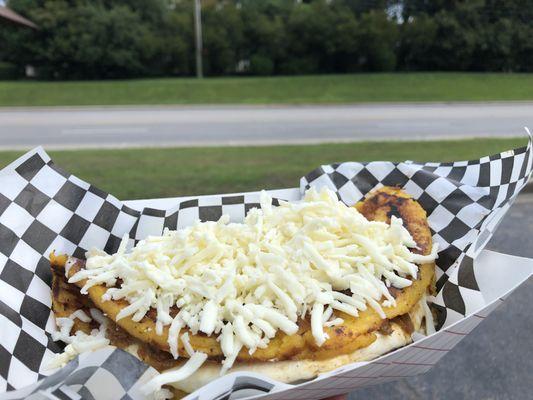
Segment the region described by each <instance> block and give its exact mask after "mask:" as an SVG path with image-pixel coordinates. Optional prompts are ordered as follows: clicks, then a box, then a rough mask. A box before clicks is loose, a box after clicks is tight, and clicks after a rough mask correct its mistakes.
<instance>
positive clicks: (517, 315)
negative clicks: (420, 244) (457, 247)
mask: <svg viewBox="0 0 533 400" xmlns="http://www.w3.org/2000/svg"><path fill="white" fill-rule="evenodd" d="M488 248H489V249H491V250H496V251H500V252H503V253H508V254H513V255H518V256H524V257H533V195H531V194H523V195H521V196H520V197H519V198H518V200H517V202H516V203H515V204H514V206H513V207H512V208H511V210H510V211H509V213H508V214H507V216H506V217H505V219H504V220H503V222H502V224H501V225H500V227H499V228H498V230H497V233H496V234H495V236H494V237H493V238H492V240H491V242H490V243H489V245H488ZM532 302H533V279H530V280H529V281H528V282H526V283H525V284H524V285H522V286H521V287H520V288H519V289H518V290H517V291H516V292H514V293H513V294H512V295H511V296H510V297H509V298H508V299H507V301H505V302H504V303H503V304H502V305H501V306H500V307H499V308H498V309H497V310H496V311H494V312H493V313H492V314H490V316H489V317H488V318H487V319H486V320H485V321H483V322H482V323H481V324H480V325H479V326H478V327H477V328H476V329H475V330H474V331H473V332H472V333H471V334H470V335H469V336H467V337H466V338H465V339H463V341H462V342H461V343H459V345H457V346H456V347H454V349H453V350H452V351H451V352H450V353H448V354H447V355H446V356H445V357H444V358H443V359H442V360H441V361H440V362H439V363H437V365H436V366H435V367H434V368H433V369H431V370H430V371H429V372H428V373H426V374H424V375H420V376H417V377H413V378H409V379H404V380H401V381H398V382H392V383H388V384H385V385H381V386H375V387H370V388H365V389H361V390H358V391H355V392H353V393H351V394H350V396H349V398H350V400H360V399H361V400H366V399H372V400H374V399H376V400H379V399H387V400H415V399H416V400H418V399H531V398H533V395H532V389H533V386H532V381H531V371H532V370H533V354H532V349H533V334H532V331H531V327H532V326H533V314H532V312H531V304H532Z"/></svg>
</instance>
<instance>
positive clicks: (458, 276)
mask: <svg viewBox="0 0 533 400" xmlns="http://www.w3.org/2000/svg"><path fill="white" fill-rule="evenodd" d="M531 149H532V144H531V138H530V140H529V142H528V145H527V146H526V147H524V148H520V149H515V150H511V151H507V152H504V153H501V154H498V155H494V156H490V157H483V158H481V159H479V160H475V161H464V162H454V163H425V164H418V163H414V162H404V163H390V162H372V163H366V164H362V163H342V164H334V165H327V166H322V167H320V168H318V169H316V170H314V171H312V172H311V173H309V174H308V175H306V176H305V177H303V178H302V180H301V186H300V189H299V190H298V189H286V190H281V191H276V197H277V198H278V199H285V200H295V199H298V198H300V197H301V195H302V193H303V191H305V190H306V189H307V188H309V187H317V188H320V187H323V186H327V187H329V188H331V189H333V190H335V191H336V192H337V194H338V196H339V198H340V199H341V200H343V201H344V202H345V203H346V204H348V205H352V204H354V203H356V202H357V201H358V200H360V199H362V198H363V196H364V195H365V194H366V193H368V192H369V191H370V190H372V189H374V188H377V187H380V186H382V185H395V186H400V187H402V188H404V190H405V191H406V192H407V193H409V194H410V195H412V196H413V197H414V198H416V199H417V200H418V201H419V202H420V203H421V205H422V207H423V208H424V209H425V210H426V211H427V212H428V221H429V224H430V227H431V229H432V232H433V238H434V240H435V241H436V242H437V243H439V245H440V254H439V260H438V271H437V274H438V276H437V278H438V289H439V290H438V295H437V296H436V298H435V299H433V301H434V305H435V307H436V308H437V309H438V315H439V321H438V322H439V327H440V328H441V329H440V330H439V332H437V333H436V334H434V335H432V336H430V337H428V338H420V339H421V341H416V343H415V344H413V345H411V346H408V347H405V348H402V349H400V350H397V351H395V352H393V353H390V354H388V355H386V356H383V357H381V358H379V359H378V360H376V361H373V362H369V363H357V364H353V365H350V366H346V367H344V368H342V369H341V370H338V371H335V372H333V373H328V374H324V375H323V376H321V377H319V378H317V379H315V380H312V381H310V382H306V383H302V384H300V385H287V384H282V383H280V382H275V381H272V380H270V379H268V378H265V377H263V376H259V375H255V374H249V373H234V374H229V375H227V376H224V377H221V378H220V379H218V380H217V381H216V382H215V383H212V384H209V385H206V386H205V387H203V388H201V389H200V390H198V391H196V392H195V393H193V394H192V395H190V398H198V399H215V398H227V396H229V395H230V394H232V393H236V394H241V395H242V394H245V393H246V394H247V395H256V396H259V397H261V396H268V397H269V398H288V397H289V398H322V397H324V396H326V395H333V394H335V393H342V392H347V391H349V390H352V389H354V388H356V387H359V386H362V385H366V384H375V383H379V382H383V381H384V380H390V379H394V378H396V377H400V376H409V375H414V374H418V373H421V372H424V371H426V370H427V369H429V368H430V367H431V365H433V364H434V363H435V362H436V360H438V358H440V356H442V355H443V354H445V352H446V351H448V350H449V349H451V348H452V347H453V346H454V345H455V344H456V342H458V341H459V340H460V339H461V338H462V337H463V336H464V334H467V333H468V332H469V331H470V330H471V329H473V327H474V326H475V325H476V324H477V323H478V322H479V321H480V320H481V318H477V317H475V315H478V316H483V315H484V314H483V313H484V312H486V313H488V312H490V310H491V307H495V305H497V304H498V302H497V301H492V300H491V301H489V300H488V298H489V297H490V294H491V293H494V292H495V291H496V292H499V293H501V295H499V296H500V297H501V296H502V295H503V293H506V292H507V291H509V289H510V288H513V287H515V286H516V285H517V284H519V283H520V282H518V281H517V282H514V281H513V282H512V284H511V283H509V284H507V283H505V280H500V282H504V284H503V286H502V287H500V288H497V289H494V288H490V290H488V289H487V290H488V291H487V290H486V291H484V290H483V287H481V286H480V284H479V282H480V280H481V281H483V280H484V276H485V275H486V271H485V269H484V268H479V262H478V259H479V258H480V257H481V256H482V255H483V254H481V256H480V253H481V252H482V249H483V247H484V245H485V244H486V242H487V241H488V239H490V237H491V236H492V233H493V232H494V229H495V228H496V226H497V225H498V223H499V221H501V219H502V217H503V215H504V214H505V212H506V211H507V210H508V208H509V206H510V204H511V203H512V201H513V200H514V199H515V197H516V196H517V194H518V193H519V191H520V190H521V189H522V188H523V186H524V185H525V184H526V183H527V181H528V179H529V176H530V174H531V170H532V157H531ZM259 195H260V193H259V192H253V193H244V194H238V195H214V196H200V197H197V198H192V199H191V198H187V199H175V202H174V204H173V206H172V207H169V208H167V209H164V208H161V207H160V208H156V207H154V206H152V207H150V205H151V203H152V202H151V201H150V200H147V201H146V202H145V203H144V205H145V207H144V208H142V209H140V210H138V209H136V208H133V207H129V206H128V205H126V204H125V203H123V202H121V201H119V200H118V199H117V198H115V197H114V196H112V195H110V194H108V193H105V192H103V191H101V190H99V189H98V188H96V187H94V186H92V185H90V184H89V183H87V182H84V181H82V180H80V179H79V178H77V177H75V176H73V175H71V174H69V173H66V172H65V171H63V170H61V169H60V168H58V167H57V166H56V165H55V164H54V163H53V162H52V160H51V159H50V157H49V156H48V155H47V154H46V153H45V152H44V151H43V150H42V149H41V148H37V149H35V150H33V151H30V152H29V153H27V154H26V155H24V156H22V157H21V158H19V159H18V160H16V161H15V162H13V163H12V164H10V165H9V166H7V167H6V168H5V169H4V170H2V171H0V393H3V392H7V393H5V394H4V395H1V394H0V399H3V398H17V399H18V398H32V399H40V398H47V397H46V396H48V395H49V394H51V395H52V396H55V397H56V398H61V399H63V398H66V399H77V398H89V399H90V398H95V399H103V398H110V399H111V398H112V399H115V398H116V399H120V398H123V399H130V398H131V399H141V398H143V397H142V396H141V395H140V394H139V391H138V387H139V385H140V384H141V383H142V382H144V381H146V380H147V379H148V378H149V377H150V376H153V375H155V374H157V372H156V371H155V370H154V369H153V368H150V367H148V366H146V365H145V364H143V363H142V362H140V361H139V360H137V359H135V358H133V357H132V356H130V355H128V354H127V353H125V352H123V351H122V350H119V349H114V348H111V347H110V348H106V349H103V350H99V351H97V352H94V353H91V354H89V355H83V356H80V357H78V358H77V359H76V360H74V361H73V362H71V363H70V364H69V365H67V366H66V367H65V368H63V369H61V370H59V371H57V372H55V373H54V374H52V375H51V373H52V372H53V371H52V372H51V371H47V370H45V365H46V364H47V362H48V360H49V359H50V358H51V357H52V356H53V354H54V353H56V352H59V351H61V346H60V345H59V344H58V343H54V342H53V341H52V340H51V337H50V334H51V332H53V331H55V329H56V327H55V323H54V319H53V315H52V313H51V311H50V306H51V297H50V283H51V272H50V265H49V260H48V255H49V254H50V252H51V251H53V250H55V251H56V252H57V253H66V254H72V255H74V256H76V257H81V258H83V257H84V254H85V251H86V250H88V249H89V248H91V247H98V248H103V249H105V250H106V251H107V252H114V251H116V249H117V248H118V244H119V243H120V240H121V238H122V236H123V235H124V234H128V235H129V237H130V245H133V244H134V243H135V242H136V241H138V240H141V239H143V238H145V237H146V236H148V235H159V234H161V233H162V231H163V228H164V227H168V228H171V229H176V228H181V227H184V226H188V225H190V224H191V223H192V222H194V221H195V220H198V219H200V220H203V221H205V220H216V219H218V218H219V217H220V216H221V215H222V214H228V215H229V216H230V219H231V220H232V221H242V219H243V218H244V215H245V214H246V212H247V211H248V210H249V209H251V208H253V207H258V203H259ZM156 203H157V202H155V201H154V202H153V204H156ZM486 263H487V261H485V264H486ZM504 265H506V266H507V267H508V268H511V269H512V268H513V267H512V263H509V262H506V263H504ZM529 273H530V272H529ZM527 276H529V275H527ZM524 279H525V278H524ZM489 286H490V285H489ZM452 328H453V329H452ZM450 329H452V330H450ZM450 332H454V333H450ZM450 335H451V336H450ZM452 338H453V340H452ZM415 339H417V338H415ZM448 339H449V340H448ZM419 343H422V344H419ZM417 346H418V347H417ZM439 346H441V347H439ZM415 353H417V354H418V353H421V354H418V355H416V354H415ZM422 353H423V354H422ZM406 357H407V358H406ZM411 358H412V359H413V360H415V361H412V362H411V361H405V360H406V359H411ZM402 360H404V361H402ZM421 360H422V361H421ZM424 360H425V361H424ZM410 363H411V364H412V365H411V364H410ZM49 375H50V376H49ZM97 381H98V382H101V385H98V384H96V383H95V382H97ZM333 382H336V384H333ZM103 387H105V390H104V391H102V388H103ZM289 392H290V393H289ZM39 396H41V397H39ZM43 396H44V397H43ZM280 396H281V397H280ZM284 396H285V397H284ZM298 396H299V397H298Z"/></svg>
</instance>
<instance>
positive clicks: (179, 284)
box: [69, 189, 437, 387]
mask: <svg viewBox="0 0 533 400" xmlns="http://www.w3.org/2000/svg"><path fill="white" fill-rule="evenodd" d="M126 243H127V238H124V240H123V242H122V244H121V246H120V248H119V250H118V252H117V253H116V254H113V255H108V254H106V253H105V252H103V251H101V250H95V249H93V250H91V251H89V252H88V253H87V264H86V268H85V269H83V270H81V271H79V272H77V273H76V274H75V275H74V276H72V277H71V278H70V279H69V282H71V283H73V282H78V281H81V280H84V279H87V281H86V284H85V286H84V288H83V289H82V293H85V292H86V291H87V289H89V288H90V287H92V286H94V285H99V284H104V285H107V286H108V287H110V288H109V289H108V290H107V292H106V293H105V295H104V297H103V299H104V300H110V299H113V300H119V299H126V300H127V301H128V302H129V304H130V305H129V306H128V307H126V308H124V309H123V310H122V311H121V312H120V314H119V316H118V318H125V317H131V318H132V319H133V320H134V321H140V320H141V319H142V318H143V317H144V315H145V314H146V312H147V311H148V310H149V309H150V308H155V309H156V310H157V322H156V332H157V333H158V334H160V333H162V331H163V327H165V326H168V325H170V329H169V334H168V340H169V346H170V351H171V353H172V354H173V355H174V357H175V358H177V357H178V338H180V331H181V330H182V329H187V330H188V331H190V332H191V333H192V334H197V333H198V332H203V333H205V334H206V335H216V336H217V338H218V340H219V341H220V344H221V348H222V352H223V353H224V355H225V360H224V362H223V371H226V370H227V369H228V368H230V367H231V365H232V364H233V362H234V361H235V359H236V357H237V355H238V353H239V351H240V350H241V348H242V347H243V346H244V347H246V348H247V349H248V351H249V352H250V353H253V352H254V351H256V349H258V348H264V347H266V346H267V345H268V343H269V341H270V339H271V338H272V337H274V336H275V334H276V332H278V331H282V332H284V333H286V334H288V335H292V334H294V333H296V332H297V330H298V325H297V322H298V319H299V318H303V317H304V316H305V315H306V313H309V314H310V316H311V329H312V334H313V336H314V338H315V341H316V343H317V344H318V345H319V346H320V345H322V344H323V343H324V342H325V341H326V340H327V338H328V337H327V334H326V333H325V332H324V326H335V325H337V324H340V323H342V320H341V319H339V318H336V316H335V312H337V311H342V312H345V313H347V314H349V315H353V316H357V315H358V312H359V311H362V310H365V309H366V308H367V306H370V307H372V308H373V309H375V310H376V312H378V313H379V314H380V315H381V316H382V317H384V316H385V314H384V312H383V307H387V306H394V305H395V299H394V297H393V296H391V294H390V293H389V290H388V287H389V286H394V287H397V288H404V287H406V286H409V285H410V284H411V280H410V279H409V278H416V277H417V274H418V266H417V264H420V263H424V262H430V261H433V260H434V259H435V258H436V251H437V247H436V246H434V248H433V249H432V251H431V254H430V255H426V256H422V255H418V254H415V253H413V252H412V251H411V250H410V249H412V248H415V247H416V243H415V241H414V240H413V238H412V237H411V235H410V234H409V232H408V231H407V230H406V229H405V227H404V226H403V223H402V220H401V219H399V218H396V217H394V216H393V217H392V218H391V223H390V225H389V224H386V223H383V222H376V221H368V220H367V219H366V218H365V217H364V216H363V215H362V214H360V213H359V212H358V211H357V210H356V209H355V208H354V207H347V206H346V205H345V204H343V203H342V202H340V201H338V199H337V197H336V195H335V194H334V193H333V192H332V191H330V190H328V189H324V190H322V191H320V192H316V191H315V190H314V189H311V190H309V191H307V193H306V194H305V197H304V199H303V201H301V202H292V203H289V202H281V203H280V205H279V206H278V207H273V206H272V199H271V198H270V197H269V196H268V195H267V194H266V193H263V194H262V195H261V209H253V210H251V211H250V212H249V213H248V215H247V217H246V218H245V220H244V222H243V223H229V218H228V217H227V216H223V217H221V218H220V220H219V221H218V222H204V223H200V222H198V223H196V224H194V225H192V226H190V227H187V228H185V229H181V230H178V231H169V230H165V232H164V233H163V235H162V236H150V237H148V238H146V239H145V240H143V241H141V242H139V243H138V245H137V246H136V247H135V248H133V249H132V250H131V251H129V252H128V251H126ZM119 278H120V279H121V280H122V284H121V286H120V287H117V288H115V287H114V286H115V284H116V282H117V279H119ZM345 290H350V291H351V294H349V295H347V294H343V293H340V292H341V291H345ZM382 299H384V301H382ZM174 305H176V306H177V307H178V308H179V312H178V314H177V315H176V316H175V317H174V318H172V317H171V316H170V308H171V307H172V306H174ZM181 340H182V342H183V344H184V346H185V348H186V349H187V352H188V353H189V355H190V356H191V355H192V356H191V359H190V360H189V361H188V362H187V364H186V365H185V366H184V367H183V371H182V370H179V371H173V372H172V373H171V375H169V376H167V377H165V378H164V379H163V378H162V379H160V380H158V381H156V383H154V384H153V386H158V387H160V386H161V385H163V384H165V383H166V382H171V381H173V380H177V379H183V378H184V377H186V376H189V375H190V373H192V372H191V371H192V368H193V367H199V366H200V365H201V363H202V362H203V361H204V360H205V359H206V357H207V356H206V355H205V354H203V355H202V354H200V353H198V352H194V349H193V348H192V346H191V345H190V343H189V341H188V334H187V333H186V334H184V335H181ZM193 372H194V371H193ZM170 378H172V379H170Z"/></svg>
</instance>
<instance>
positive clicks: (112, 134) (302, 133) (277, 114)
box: [0, 102, 533, 148]
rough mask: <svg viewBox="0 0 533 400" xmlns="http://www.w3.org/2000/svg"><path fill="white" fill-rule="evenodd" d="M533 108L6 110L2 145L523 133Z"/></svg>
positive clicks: (0, 119)
mask: <svg viewBox="0 0 533 400" xmlns="http://www.w3.org/2000/svg"><path fill="white" fill-rule="evenodd" d="M526 125H529V126H533V103H531V102H530V103H522V102H518V103H449V104H444V103H443V104H440V103H439V104H402V105H400V104H382V105H346V106H272V107H237V106H206V107H130V108H122V107H107V108H48V109H45V108H41V109H39V108H37V109H0V148H30V147H34V146H37V145H40V144H42V145H44V146H46V147H49V148H62V147H116V146H147V145H150V146H155V145H158V146H165V145H173V146H190V145H229V144H266V143H313V142H326V141H327V142H331V141H356V140H369V139H372V140H377V139H394V140H406V139H436V138H453V137H475V136H518V135H521V134H523V127H524V126H526Z"/></svg>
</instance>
